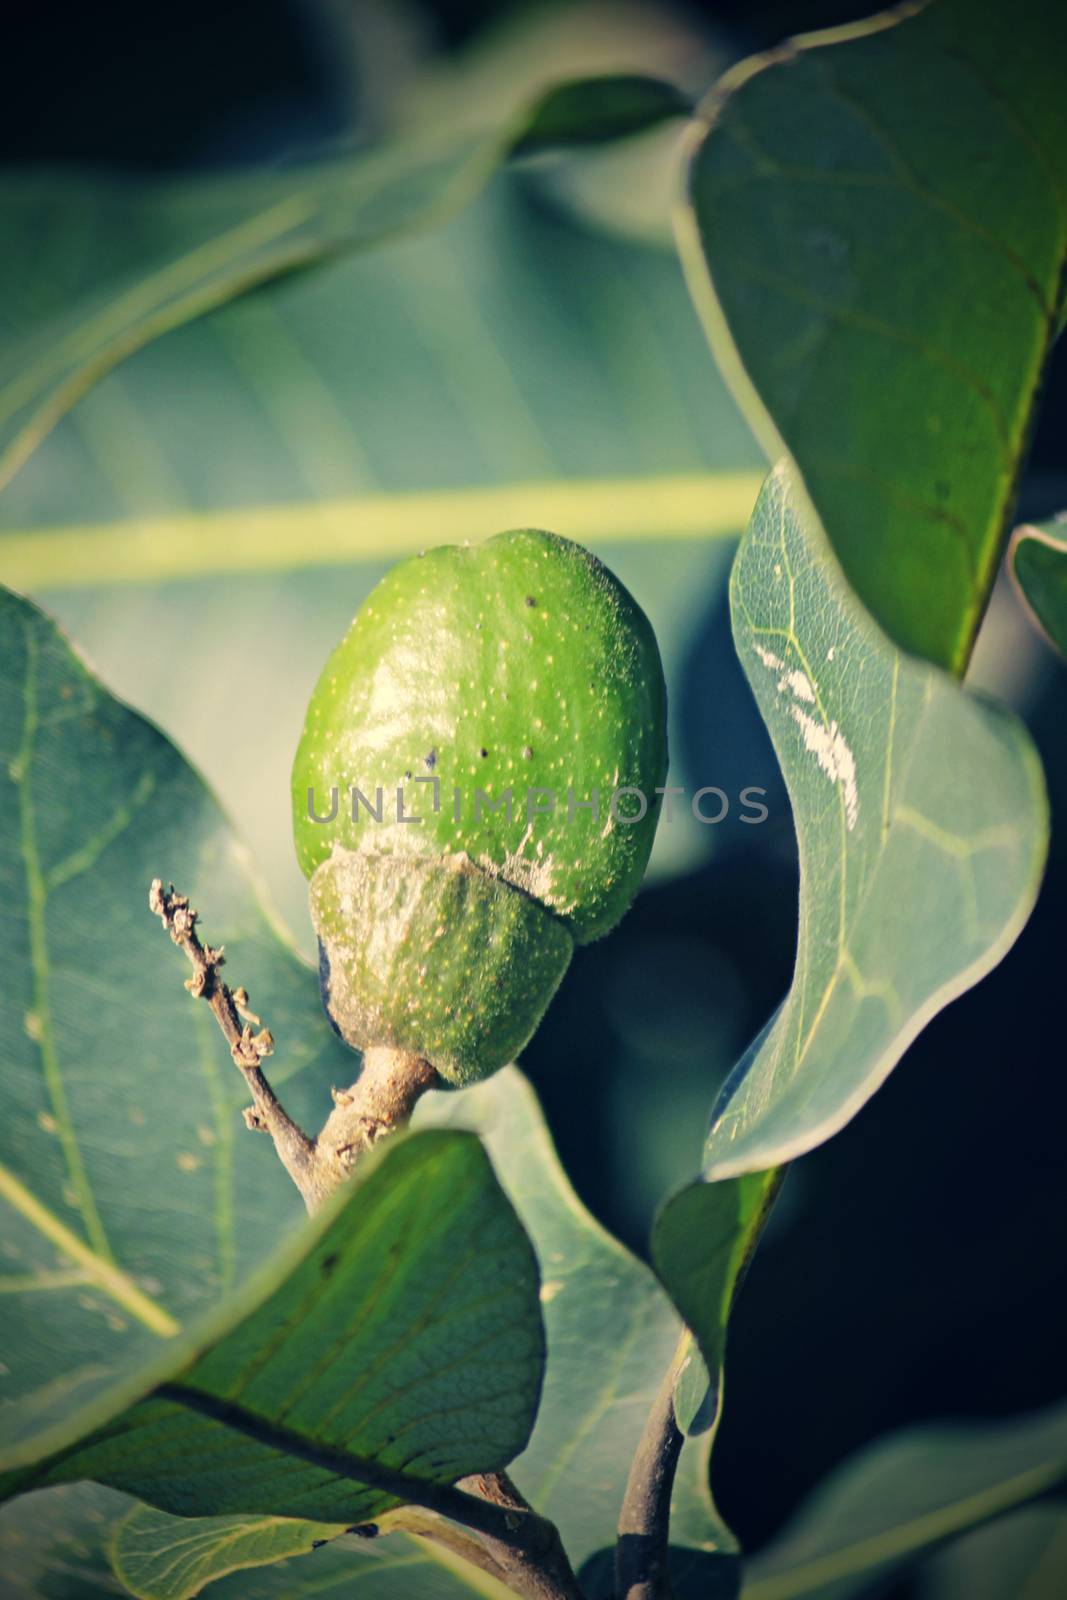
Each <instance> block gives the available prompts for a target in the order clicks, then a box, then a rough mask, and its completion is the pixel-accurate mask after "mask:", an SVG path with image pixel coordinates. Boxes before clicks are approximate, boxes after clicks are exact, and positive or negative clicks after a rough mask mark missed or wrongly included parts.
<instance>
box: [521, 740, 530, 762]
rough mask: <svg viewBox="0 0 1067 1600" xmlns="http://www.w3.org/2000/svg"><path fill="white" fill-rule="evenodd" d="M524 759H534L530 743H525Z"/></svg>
mask: <svg viewBox="0 0 1067 1600" xmlns="http://www.w3.org/2000/svg"><path fill="white" fill-rule="evenodd" d="M522 759H523V760H524V761H532V760H533V750H532V749H531V748H530V746H529V745H528V744H524V745H523V747H522Z"/></svg>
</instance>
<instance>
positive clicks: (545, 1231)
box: [0, 1068, 733, 1600]
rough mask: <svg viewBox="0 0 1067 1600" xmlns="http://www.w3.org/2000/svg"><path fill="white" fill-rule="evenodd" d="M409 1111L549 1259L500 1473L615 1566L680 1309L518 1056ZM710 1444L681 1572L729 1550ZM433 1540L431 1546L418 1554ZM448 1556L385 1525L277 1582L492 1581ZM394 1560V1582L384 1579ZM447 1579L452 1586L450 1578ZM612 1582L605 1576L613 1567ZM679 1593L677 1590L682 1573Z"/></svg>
mask: <svg viewBox="0 0 1067 1600" xmlns="http://www.w3.org/2000/svg"><path fill="white" fill-rule="evenodd" d="M416 1121H417V1123H418V1124H419V1125H420V1126H423V1127H426V1126H442V1125H443V1126H445V1127H452V1126H459V1127H466V1128H471V1129H473V1130H474V1131H476V1132H478V1133H480V1134H481V1136H482V1137H483V1138H484V1139H485V1142H486V1145H487V1147H488V1149H489V1153H490V1156H491V1158H492V1160H493V1161H494V1164H495V1166H496V1168H497V1170H498V1171H499V1173H500V1175H501V1179H502V1181H503V1183H504V1185H505V1188H506V1190H507V1192H508V1194H509V1196H510V1198H511V1200H512V1202H513V1203H514V1204H515V1206H516V1208H517V1209H518V1210H519V1212H520V1214H521V1215H522V1217H523V1220H524V1222H525V1224H526V1226H527V1227H528V1229H529V1231H530V1233H531V1235H532V1237H533V1241H534V1244H535V1247H536V1250H537V1254H538V1257H539V1259H540V1261H541V1263H542V1269H543V1272H542V1275H543V1279H544V1282H543V1285H542V1289H541V1299H542V1309H543V1314H544V1318H545V1324H546V1329H547V1337H548V1352H549V1354H548V1365H547V1369H546V1373H545V1383H544V1390H543V1395H542V1401H541V1406H540V1410H539V1413H538V1418H537V1422H536V1425H535V1428H534V1433H533V1437H532V1439H531V1441H530V1443H529V1445H528V1446H527V1448H526V1450H525V1451H524V1452H523V1454H522V1455H521V1456H520V1457H519V1458H518V1460H517V1461H516V1462H515V1463H514V1465H513V1466H512V1468H511V1469H510V1470H511V1472H512V1475H513V1476H514V1477H515V1479H516V1481H517V1482H518V1483H519V1485H520V1487H521V1488H522V1489H523V1491H524V1492H525V1493H526V1494H527V1495H528V1496H529V1497H530V1498H531V1499H532V1500H533V1501H534V1502H535V1504H536V1505H537V1506H538V1508H539V1509H540V1510H541V1511H543V1512H544V1513H545V1514H546V1515H548V1516H550V1517H552V1519H553V1520H554V1521H555V1522H556V1523H557V1525H558V1526H559V1527H560V1529H561V1532H562V1535H563V1538H564V1541H565V1543H566V1546H567V1549H568V1551H569V1552H570V1554H571V1556H572V1558H573V1559H574V1561H575V1563H576V1564H582V1563H584V1562H586V1561H587V1559H588V1558H590V1557H591V1556H594V1555H596V1554H597V1553H598V1552H603V1553H604V1555H605V1563H604V1565H605V1566H606V1569H607V1571H608V1573H610V1554H609V1552H610V1547H611V1545H612V1543H613V1539H614V1531H615V1522H616V1519H617V1517H618V1509H619V1503H620V1501H621V1498H622V1493H623V1488H624V1486H625V1481H626V1475H627V1472H628V1471H629V1465H630V1461H631V1460H632V1457H633V1454H634V1450H635V1447H636V1444H637V1440H638V1438H639V1436H640V1433H641V1429H642V1427H643V1424H644V1418H645V1415H646V1413H647V1411H648V1409H649V1407H650V1405H651V1403H652V1400H653V1398H654V1395H655V1392H656V1389H657V1388H658V1385H659V1381H660V1378H661V1375H662V1373H663V1371H664V1370H665V1369H666V1367H667V1365H668V1363H669V1362H670V1360H671V1358H672V1355H673V1352H674V1349H675V1346H676V1343H677V1339H678V1334H679V1331H680V1327H679V1322H678V1317H677V1315H676V1313H675V1312H674V1311H673V1309H672V1307H671V1305H670V1303H669V1301H668V1299H667V1297H666V1295H665V1294H664V1293H663V1291H662V1289H661V1288H660V1287H659V1285H658V1284H657V1282H656V1280H655V1278H654V1277H653V1276H652V1274H651V1273H650V1272H649V1271H648V1269H647V1268H646V1267H644V1266H643V1265H641V1264H640V1263H639V1262H637V1261H635V1260H634V1258H633V1257H632V1256H630V1255H629V1254H628V1253H627V1252H626V1251H625V1250H624V1249H623V1248H622V1247H621V1246H620V1245H619V1244H617V1243H616V1241H615V1240H613V1239H612V1238H610V1236H609V1235H607V1234H606V1233H604V1232H603V1230H602V1229H601V1228H599V1227H598V1226H597V1224H596V1223H595V1222H594V1221H593V1219H592V1218H591V1217H590V1216H589V1214H588V1212H586V1211H585V1210H584V1209H583V1207H582V1206H581V1205H580V1203H579V1201H578V1200H577V1198H576V1197H575V1195H574V1192H573V1191H572V1189H571V1188H570V1186H569V1184H568V1183H567V1180H566V1178H565V1176H564V1174H563V1172H562V1170H561V1168H560V1166H559V1163H558V1160H557V1158H556V1155H555V1152H554V1150H553V1148H552V1144H551V1141H550V1139H549V1136H548V1132H547V1130H546V1128H545V1125H544V1122H543V1120H542V1117H541V1114H540V1110H539V1108H538V1105H537V1101H536V1098H535V1096H534V1094H533V1091H532V1089H531V1088H530V1086H529V1085H528V1084H527V1083H526V1081H525V1080H524V1079H523V1078H522V1076H521V1074H520V1073H519V1072H518V1071H517V1070H516V1069H514V1068H507V1069H505V1071H503V1072H500V1073H497V1074H496V1075H495V1077H493V1078H492V1079H490V1080H488V1081H487V1082H486V1083H483V1084H480V1085H478V1086H477V1087H476V1088H473V1089H469V1090H466V1091H464V1092H463V1093H461V1094H450V1095H434V1096H427V1097H426V1098H425V1099H424V1100H423V1101H422V1102H421V1104H420V1107H419V1111H418V1113H417V1118H416ZM704 1453H705V1452H704V1449H703V1448H702V1442H701V1441H696V1440H694V1441H692V1442H691V1443H688V1444H687V1445H686V1447H685V1450H684V1451H683V1455H682V1465H681V1469H680V1472H679V1476H678V1481H677V1486H676V1492H675V1500H674V1515H673V1527H674V1536H675V1538H676V1541H677V1544H678V1546H679V1549H678V1551H677V1565H678V1569H679V1572H680V1573H681V1575H682V1578H683V1581H684V1579H685V1574H686V1572H690V1573H697V1574H698V1575H699V1568H698V1566H697V1563H700V1562H703V1563H705V1564H706V1563H707V1562H708V1561H712V1560H718V1561H725V1559H726V1558H725V1555H724V1552H728V1551H730V1550H732V1548H733V1546H732V1541H731V1540H730V1538H729V1535H728V1534H727V1533H726V1530H725V1529H724V1528H723V1527H722V1525H721V1523H718V1522H717V1521H716V1519H715V1515H714V1510H713V1508H712V1507H711V1503H710V1500H709V1498H708V1491H707V1474H706V1468H705V1465H704V1459H703V1457H704ZM71 1492H72V1491H70V1490H67V1489H54V1490H50V1491H46V1492H43V1493H37V1494H33V1495H30V1496H27V1497H26V1498H24V1499H21V1500H19V1501H18V1502H17V1503H16V1504H15V1505H14V1506H12V1507H10V1508H9V1509H8V1510H6V1511H0V1561H3V1562H4V1563H5V1564H7V1562H8V1559H9V1557H8V1551H9V1549H11V1550H14V1549H16V1548H18V1546H19V1543H20V1542H28V1543H29V1544H30V1545H31V1546H33V1547H35V1548H38V1549H39V1556H38V1560H39V1561H42V1562H43V1561H44V1560H45V1559H46V1556H47V1555H48V1552H49V1551H52V1550H54V1549H55V1546H56V1540H57V1537H58V1535H57V1532H56V1528H55V1526H54V1523H55V1522H56V1521H58V1522H59V1524H60V1526H62V1524H63V1521H64V1519H63V1518H61V1517H60V1518H56V1519H54V1518H53V1513H52V1507H53V1505H54V1504H55V1502H56V1501H57V1500H59V1499H60V1498H61V1497H63V1496H65V1495H69V1494H71ZM79 1492H80V1491H79ZM94 1493H95V1494H97V1495H98V1496H102V1497H104V1498H103V1500H102V1501H101V1504H105V1503H106V1504H107V1505H109V1506H114V1507H115V1508H116V1509H113V1510H109V1511H108V1515H107V1518H106V1520H105V1522H104V1523H103V1525H102V1527H101V1530H100V1531H99V1533H98V1538H103V1539H111V1538H113V1537H114V1538H116V1540H117V1538H118V1531H117V1530H116V1533H115V1535H112V1534H111V1533H110V1528H111V1526H112V1525H114V1524H115V1523H116V1522H117V1521H118V1518H119V1515H120V1514H121V1513H122V1512H123V1511H124V1509H125V1505H126V1504H128V1502H126V1503H124V1502H120V1501H119V1500H118V1497H116V1496H114V1495H109V1494H107V1492H106V1491H104V1490H96V1491H94ZM141 1515H144V1516H145V1517H147V1516H148V1513H143V1514H141V1513H139V1514H138V1516H141ZM401 1515H403V1513H402V1514H401ZM171 1521H172V1519H164V1520H162V1521H159V1522H158V1526H159V1527H160V1528H161V1529H166V1527H167V1526H169V1525H170V1524H171ZM211 1524H212V1525H211V1527H209V1526H208V1525H207V1523H206V1522H205V1521H203V1520H191V1521H187V1522H184V1523H183V1524H181V1525H182V1526H184V1528H185V1529H186V1531H187V1534H188V1536H189V1537H190V1538H191V1539H193V1540H195V1541H197V1545H198V1547H199V1548H201V1549H202V1550H204V1554H205V1556H208V1555H210V1551H209V1550H208V1549H205V1547H204V1543H203V1539H204V1535H205V1534H207V1533H210V1532H212V1531H215V1532H217V1533H218V1534H219V1535H220V1542H223V1541H224V1542H225V1545H226V1547H227V1548H228V1547H229V1539H230V1535H231V1531H232V1527H233V1523H232V1519H211ZM116 1548H117V1545H116ZM430 1550H434V1551H435V1553H434V1554H433V1555H428V1554H427V1552H428V1551H430ZM56 1559H57V1560H58V1556H57V1557H56ZM443 1559H446V1558H445V1557H444V1556H443V1555H442V1553H441V1552H440V1551H439V1550H437V1549H436V1547H431V1546H428V1545H426V1544H425V1543H423V1542H422V1541H413V1540H412V1539H411V1538H410V1536H409V1535H408V1534H406V1533H403V1532H391V1533H390V1534H389V1535H388V1537H384V1536H383V1537H382V1538H380V1539H378V1540H375V1541H373V1543H372V1544H371V1545H370V1546H367V1545H366V1544H365V1542H364V1541H361V1540H356V1539H342V1540H339V1541H337V1542H335V1543H333V1544H331V1545H329V1546H328V1547H327V1548H325V1549H322V1550H318V1551H316V1552H314V1553H313V1554H312V1555H311V1556H310V1557H308V1558H307V1559H306V1560H303V1559H302V1560H301V1562H300V1565H299V1568H298V1569H294V1568H289V1567H287V1568H285V1569H284V1570H285V1573H286V1588H285V1590H284V1592H285V1594H286V1595H287V1596H295V1595H300V1594H303V1593H304V1592H305V1591H304V1588H303V1587H302V1586H303V1585H304V1584H305V1583H306V1584H307V1593H308V1594H311V1593H314V1592H317V1589H318V1585H319V1583H320V1582H321V1581H323V1575H324V1572H329V1573H334V1572H337V1573H338V1578H337V1581H338V1582H341V1581H343V1573H344V1572H346V1571H347V1570H348V1566H349V1564H351V1566H352V1581H353V1582H355V1581H357V1579H358V1581H359V1582H361V1583H363V1584H366V1585H369V1584H370V1583H371V1582H372V1580H373V1578H374V1574H377V1583H378V1584H379V1585H380V1587H378V1588H374V1589H369V1588H368V1589H366V1590H361V1593H370V1594H373V1595H375V1596H377V1595H378V1594H379V1593H380V1594H382V1595H383V1596H385V1595H388V1596H391V1595H392V1594H394V1593H395V1594H396V1595H398V1596H402V1597H403V1600H412V1597H413V1596H414V1595H416V1594H425V1595H427V1596H430V1595H432V1596H433V1597H434V1600H439V1597H440V1600H444V1597H446V1596H447V1597H448V1600H451V1596H452V1594H453V1593H456V1594H459V1593H464V1594H466V1593H478V1594H484V1593H485V1592H486V1591H485V1589H484V1583H485V1580H484V1577H483V1575H482V1574H480V1573H478V1574H472V1573H470V1572H469V1569H462V1568H457V1569H456V1571H457V1573H459V1574H461V1573H462V1571H464V1570H466V1571H467V1572H468V1577H467V1578H466V1579H464V1578H463V1577H462V1576H461V1575H460V1576H456V1577H454V1578H452V1579H450V1580H449V1579H447V1578H446V1575H445V1574H444V1572H443V1571H442V1568H441V1566H440V1565H439V1562H440V1561H441V1560H443ZM394 1568H395V1571H396V1578H395V1587H393V1584H394V1580H393V1579H391V1578H389V1577H388V1576H387V1575H388V1574H389V1573H390V1572H392V1571H393V1570H394ZM281 1571H282V1569H280V1568H279V1569H277V1576H275V1575H273V1574H272V1573H271V1572H264V1573H262V1574H260V1575H259V1576H258V1578H257V1579H256V1582H257V1584H259V1585H263V1586H264V1587H263V1588H262V1589H260V1588H258V1587H257V1589H256V1590H255V1593H256V1594H259V1593H263V1595H264V1596H267V1595H273V1594H274V1593H276V1592H279V1591H278V1590H277V1589H276V1588H275V1584H276V1583H277V1582H279V1581H280V1574H281ZM703 1571H704V1572H706V1571H707V1567H706V1565H705V1567H704V1569H703ZM298 1573H299V1576H298ZM426 1573H429V1577H426V1576H424V1574H426ZM434 1573H436V1575H437V1576H436V1578H434V1576H433V1574H434ZM251 1581H252V1580H251V1579H250V1578H249V1577H248V1576H247V1574H246V1575H245V1577H244V1578H243V1579H242V1578H234V1579H233V1580H224V1581H223V1582H222V1583H221V1584H220V1586H219V1588H218V1590H217V1593H218V1594H219V1600H224V1597H225V1596H227V1595H228V1594H229V1593H235V1594H236V1593H243V1587H242V1586H243V1584H244V1583H246V1582H251ZM446 1582H451V1584H453V1585H454V1586H455V1587H454V1588H453V1587H448V1588H446V1587H445V1584H446ZM468 1583H469V1587H467V1585H468ZM234 1584H235V1585H237V1586H238V1587H237V1588H236V1589H235V1588H232V1587H231V1585H234ZM606 1584H607V1585H610V1577H609V1578H608V1579H607V1580H606ZM420 1585H421V1587H420ZM153 1592H154V1591H153ZM215 1592H216V1591H215V1590H214V1589H213V1590H212V1593H213V1594H214V1593H215ZM696 1592H697V1593H698V1594H700V1593H701V1590H699V1589H698V1590H697V1591H696ZM609 1594H610V1587H609V1586H605V1587H603V1588H597V1587H595V1586H591V1589H590V1600H605V1597H606V1596H607V1595H609ZM680 1594H682V1595H685V1594H687V1590H686V1589H685V1587H684V1586H683V1587H681V1588H680Z"/></svg>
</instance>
